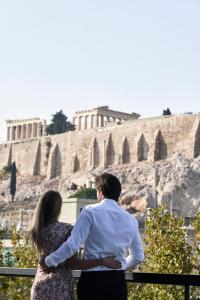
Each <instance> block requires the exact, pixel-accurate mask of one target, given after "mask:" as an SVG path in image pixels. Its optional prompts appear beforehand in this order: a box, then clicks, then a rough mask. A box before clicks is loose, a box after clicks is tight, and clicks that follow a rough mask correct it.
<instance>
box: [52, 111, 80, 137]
mask: <svg viewBox="0 0 200 300" xmlns="http://www.w3.org/2000/svg"><path fill="white" fill-rule="evenodd" d="M72 130H75V125H73V124H71V123H70V122H68V121H67V117H66V116H65V114H64V113H63V111H62V110H60V111H58V112H57V113H55V114H54V115H53V116H52V120H51V124H50V125H49V126H48V127H47V133H48V134H50V135H52V134H59V133H64V132H66V131H72Z"/></svg>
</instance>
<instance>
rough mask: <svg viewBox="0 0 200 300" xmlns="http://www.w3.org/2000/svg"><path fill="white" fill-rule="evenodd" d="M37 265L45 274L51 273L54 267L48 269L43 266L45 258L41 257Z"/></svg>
mask: <svg viewBox="0 0 200 300" xmlns="http://www.w3.org/2000/svg"><path fill="white" fill-rule="evenodd" d="M39 265H40V267H41V268H42V270H43V271H44V272H45V273H51V272H53V270H54V267H48V266H47V265H46V264H45V257H41V258H40V260H39Z"/></svg>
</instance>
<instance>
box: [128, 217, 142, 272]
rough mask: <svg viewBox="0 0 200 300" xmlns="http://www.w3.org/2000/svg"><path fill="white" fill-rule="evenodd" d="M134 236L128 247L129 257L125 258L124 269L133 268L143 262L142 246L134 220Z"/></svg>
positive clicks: (136, 223)
mask: <svg viewBox="0 0 200 300" xmlns="http://www.w3.org/2000/svg"><path fill="white" fill-rule="evenodd" d="M134 225H135V226H134V227H135V228H134V234H133V240H132V242H131V244H130V247H129V253H130V254H129V256H127V257H126V265H125V268H126V269H129V268H135V267H136V266H137V265H139V264H141V263H142V262H143V260H144V251H143V246H142V240H141V237H140V233H139V229H138V222H137V220H135V224H134Z"/></svg>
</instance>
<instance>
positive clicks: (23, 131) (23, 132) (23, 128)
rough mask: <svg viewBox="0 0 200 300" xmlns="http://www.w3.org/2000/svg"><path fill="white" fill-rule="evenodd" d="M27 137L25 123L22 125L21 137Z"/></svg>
mask: <svg viewBox="0 0 200 300" xmlns="http://www.w3.org/2000/svg"><path fill="white" fill-rule="evenodd" d="M26 138H27V125H26V124H24V125H22V139H26Z"/></svg>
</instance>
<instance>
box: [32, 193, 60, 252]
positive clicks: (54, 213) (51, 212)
mask: <svg viewBox="0 0 200 300" xmlns="http://www.w3.org/2000/svg"><path fill="white" fill-rule="evenodd" d="M61 205H62V198H61V195H60V193H58V192H56V191H52V190H50V191H48V192H46V193H45V194H44V195H43V196H42V197H41V199H40V200H39V202H38V205H37V208H36V212H35V217H34V220H33V225H32V226H31V229H30V231H29V234H30V239H31V241H32V243H33V244H34V245H35V246H36V248H37V250H38V251H39V250H41V249H42V247H43V245H44V240H43V238H42V231H43V229H44V227H45V226H47V225H48V224H51V223H54V222H56V221H57V219H58V217H59V215H60V211H61Z"/></svg>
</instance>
